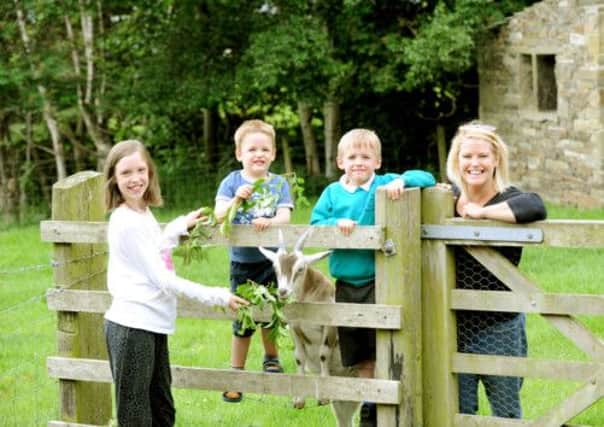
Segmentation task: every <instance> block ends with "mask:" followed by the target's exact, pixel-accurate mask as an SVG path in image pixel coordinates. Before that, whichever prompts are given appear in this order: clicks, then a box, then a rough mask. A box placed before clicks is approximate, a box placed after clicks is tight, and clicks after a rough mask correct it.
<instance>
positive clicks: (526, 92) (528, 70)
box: [519, 54, 534, 108]
mask: <svg viewBox="0 0 604 427" xmlns="http://www.w3.org/2000/svg"><path fill="white" fill-rule="evenodd" d="M519 74H520V76H519V77H520V96H521V101H522V107H523V108H530V107H531V106H532V105H533V93H534V91H533V58H532V55H525V54H523V55H520V69H519Z"/></svg>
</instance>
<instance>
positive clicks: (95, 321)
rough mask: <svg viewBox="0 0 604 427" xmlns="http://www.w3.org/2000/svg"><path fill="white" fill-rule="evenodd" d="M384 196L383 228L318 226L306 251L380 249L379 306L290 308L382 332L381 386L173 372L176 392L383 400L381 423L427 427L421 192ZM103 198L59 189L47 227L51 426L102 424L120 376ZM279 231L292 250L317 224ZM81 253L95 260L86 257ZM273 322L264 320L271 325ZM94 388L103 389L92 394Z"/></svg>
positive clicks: (196, 311) (239, 231)
mask: <svg viewBox="0 0 604 427" xmlns="http://www.w3.org/2000/svg"><path fill="white" fill-rule="evenodd" d="M377 199H378V200H377V208H376V209H377V211H376V217H377V221H378V223H379V225H376V226H370V227H359V229H358V230H356V231H355V232H354V233H353V235H352V236H350V237H343V236H342V235H341V233H340V232H339V231H338V230H337V229H336V228H335V227H318V228H317V229H316V230H315V232H314V233H313V234H312V236H310V237H309V238H308V239H307V242H306V246H307V247H317V248H349V249H351V248H365V249H374V250H376V251H377V255H376V302H377V304H375V305H363V304H291V305H289V306H287V307H286V308H285V310H284V312H285V315H286V317H287V318H288V319H290V320H304V321H305V322H310V323H318V324H326V325H346V326H360V327H371V328H376V329H377V330H378V332H377V367H376V379H360V378H343V377H328V378H322V377H320V376H310V375H309V376H305V377H301V376H299V375H289V374H281V375H270V374H265V373H255V372H246V371H232V370H224V369H210V368H201V367H184V366H173V368H172V373H173V375H172V376H173V385H174V387H178V388H194V389H206V390H219V391H221V390H226V389H227V388H228V387H229V386H232V385H233V384H237V389H238V390H241V391H242V392H249V393H263V394H274V395H285V396H292V395H294V394H295V395H306V396H311V397H315V396H317V395H320V396H321V397H323V398H328V399H338V400H351V401H359V402H360V401H363V400H370V401H373V402H377V403H378V422H379V424H380V426H405V427H417V426H420V425H422V423H423V421H422V412H421V411H422V405H421V396H422V393H421V387H422V383H421V381H422V378H421V371H420V355H421V342H422V339H421V289H420V283H421V270H420V268H421V262H420V253H421V252H420V246H421V238H420V215H419V213H420V202H421V197H420V191H419V190H418V189H415V190H409V191H406V192H405V197H403V199H402V200H400V201H397V202H388V203H386V198H385V194H384V193H383V192H380V193H379V194H378V197H377ZM102 200H103V193H102V176H101V175H100V174H98V173H94V172H82V173H79V174H76V175H74V176H72V177H69V178H67V179H66V180H63V181H61V182H59V183H57V184H55V186H54V187H53V219H52V220H51V221H43V222H42V223H41V225H40V227H41V235H42V239H43V240H45V241H49V242H53V243H54V251H55V255H54V256H55V260H56V261H57V262H56V265H57V266H56V269H55V285H54V287H53V288H52V289H50V290H49V291H48V293H47V301H48V307H49V308H50V309H51V310H55V311H57V313H58V318H59V325H58V328H59V332H58V334H59V335H58V338H57V339H58V352H59V354H58V355H57V356H53V357H49V358H48V359H47V365H48V372H49V375H50V376H51V377H53V378H57V379H58V380H59V383H60V388H61V396H60V399H61V405H60V408H61V409H60V415H61V421H50V422H49V424H48V425H49V426H53V427H59V426H62V427H67V426H71V427H76V426H100V425H107V423H108V422H109V421H110V419H111V394H110V387H109V385H108V384H109V383H111V373H110V369H109V364H108V362H107V360H106V355H105V351H104V338H103V337H102V313H104V312H105V311H106V309H107V308H108V307H109V304H110V300H111V298H110V296H109V294H108V292H107V291H106V290H105V287H104V282H105V266H106V257H107V255H106V244H105V242H106V226H107V224H106V222H105V221H104V220H103V219H104V218H103V211H102V208H99V206H101V207H102ZM55 201H56V203H55ZM89 205H92V206H95V207H96V208H95V210H94V215H88V214H85V212H88V210H89ZM66 207H73V208H69V209H65V208H66ZM280 228H281V229H282V231H283V234H284V236H285V240H286V242H285V243H286V244H287V245H293V244H294V242H295V241H296V240H297V239H298V237H299V236H300V235H301V234H302V233H303V232H304V231H305V230H306V229H307V228H308V225H288V226H283V227H280ZM214 237H215V241H214V242H213V243H215V244H216V245H223V246H227V245H236V246H276V245H277V244H276V242H278V236H277V230H276V229H269V230H267V231H265V232H262V233H258V232H255V231H254V230H253V228H252V227H251V226H234V227H233V230H232V232H231V234H230V236H229V238H228V239H225V238H223V237H222V236H220V234H219V233H217V234H216V235H215V236H214ZM82 251H85V253H86V254H88V255H87V256H86V257H84V258H82V256H81V254H82ZM74 260H77V262H75V261H74ZM76 264H77V268H72V267H73V266H74V265H76ZM90 272H94V276H93V277H91V273H90ZM92 279H94V281H93V282H90V281H91V280H92ZM99 283H100V284H101V285H100V286H99ZM267 315H268V313H257V316H256V317H257V319H265V320H266V319H267ZM179 316H183V317H199V318H207V319H223V320H232V319H233V316H232V315H231V314H229V313H222V312H220V311H216V310H213V309H210V308H208V307H204V306H201V305H198V304H197V303H194V302H192V301H187V300H182V301H179ZM89 317H91V318H92V319H91V321H88V318H89ZM63 319H68V321H67V320H63ZM66 324H68V325H69V326H68V328H66V327H65V325H66ZM403 328H404V329H403ZM66 329H68V330H66ZM84 341H86V342H90V341H94V343H95V344H94V346H95V347H96V348H97V349H98V351H94V352H83V351H82V350H81V348H82V346H81V345H79V344H78V343H82V342H84ZM89 387H95V388H94V390H92V389H91V391H89V390H88V388H89ZM101 408H102V409H101Z"/></svg>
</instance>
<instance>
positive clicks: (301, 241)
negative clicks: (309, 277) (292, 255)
mask: <svg viewBox="0 0 604 427" xmlns="http://www.w3.org/2000/svg"><path fill="white" fill-rule="evenodd" d="M311 231H312V227H310V228H307V229H306V231H305V232H304V233H303V234H302V235H301V236H300V238H299V239H298V241H297V242H296V246H294V252H298V251H302V248H303V247H304V241H305V240H306V238H307V237H308V236H309V235H310V233H311Z"/></svg>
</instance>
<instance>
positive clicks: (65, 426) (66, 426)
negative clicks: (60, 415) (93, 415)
mask: <svg viewBox="0 0 604 427" xmlns="http://www.w3.org/2000/svg"><path fill="white" fill-rule="evenodd" d="M46 426H47V427H107V424H105V425H102V426H101V425H98V424H81V423H70V422H68V421H49V422H48V424H47V425H46Z"/></svg>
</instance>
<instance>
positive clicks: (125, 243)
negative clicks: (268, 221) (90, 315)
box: [105, 206, 230, 334]
mask: <svg viewBox="0 0 604 427" xmlns="http://www.w3.org/2000/svg"><path fill="white" fill-rule="evenodd" d="M186 234H187V224H186V219H185V217H179V218H177V219H175V220H174V221H172V222H170V223H169V224H168V225H167V226H166V227H165V228H164V230H163V232H162V230H161V228H160V226H159V223H158V222H157V220H156V219H155V217H154V216H153V213H152V212H151V211H150V210H149V209H147V210H146V212H145V213H139V212H136V211H134V210H132V209H130V208H128V207H126V206H120V207H118V208H116V209H115V210H114V211H113V213H112V214H111V217H110V219H109V226H108V231H107V239H108V243H109V264H108V267H107V287H108V289H109V292H110V293H111V296H112V297H113V300H112V302H111V307H109V310H107V312H106V313H105V318H106V319H107V320H110V321H112V322H114V323H118V324H120V325H123V326H128V327H131V328H136V329H143V330H147V331H151V332H156V333H161V334H172V333H173V332H174V326H175V321H176V303H177V298H176V296H177V295H184V296H186V297H188V298H192V299H196V300H198V301H200V302H202V303H204V304H207V305H221V306H227V305H228V301H229V298H230V292H229V290H227V289H226V288H218V287H210V286H203V285H199V284H197V283H195V282H192V281H190V280H186V279H183V278H181V277H178V276H177V275H176V274H175V272H174V269H173V267H172V263H171V256H170V251H171V249H172V248H174V247H175V246H176V245H177V244H178V239H179V237H180V236H182V235H186Z"/></svg>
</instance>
